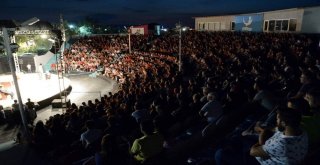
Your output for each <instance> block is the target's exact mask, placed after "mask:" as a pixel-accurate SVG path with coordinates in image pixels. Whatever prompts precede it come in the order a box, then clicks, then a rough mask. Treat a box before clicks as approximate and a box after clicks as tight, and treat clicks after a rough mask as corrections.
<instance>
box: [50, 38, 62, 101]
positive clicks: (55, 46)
mask: <svg viewBox="0 0 320 165" xmlns="http://www.w3.org/2000/svg"><path fill="white" fill-rule="evenodd" d="M48 40H49V41H50V42H51V43H52V47H53V48H54V55H55V57H56V65H55V69H56V72H57V76H58V81H59V91H60V93H59V95H60V102H61V106H62V105H63V104H62V92H61V82H60V73H59V69H61V70H62V67H61V66H60V68H59V61H58V54H57V43H56V41H57V40H56V38H55V39H51V38H49V39H48ZM59 45H60V44H59V40H58V46H59ZM62 76H63V75H62V71H61V77H62Z"/></svg>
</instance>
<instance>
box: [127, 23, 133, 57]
mask: <svg viewBox="0 0 320 165" xmlns="http://www.w3.org/2000/svg"><path fill="white" fill-rule="evenodd" d="M131 28H132V26H130V27H129V29H128V37H129V38H128V40H129V54H131Z"/></svg>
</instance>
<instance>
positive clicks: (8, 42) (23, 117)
mask: <svg viewBox="0 0 320 165" xmlns="http://www.w3.org/2000/svg"><path fill="white" fill-rule="evenodd" d="M38 21H39V19H38V18H36V17H34V18H31V19H29V20H27V21H25V22H23V23H22V24H20V26H28V25H33V24H34V23H36V22H38ZM11 32H12V33H13V34H11V36H10V37H11V40H10V37H9V34H8V30H7V28H5V27H3V28H2V38H3V44H4V48H5V50H6V53H7V56H8V61H9V66H10V71H11V74H12V78H13V83H14V86H15V89H16V94H17V99H18V103H19V111H20V116H21V120H22V124H23V129H24V132H25V135H26V138H27V141H28V142H29V140H30V133H29V130H28V122H27V119H26V113H25V111H24V108H23V103H22V99H21V94H20V89H19V83H18V79H17V75H16V67H14V66H15V64H14V62H15V61H14V59H13V58H14V57H13V54H12V51H11V49H18V48H19V46H18V45H17V44H15V43H12V42H11V41H13V42H15V30H14V31H11Z"/></svg>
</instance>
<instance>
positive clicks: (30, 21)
mask: <svg viewBox="0 0 320 165" xmlns="http://www.w3.org/2000/svg"><path fill="white" fill-rule="evenodd" d="M39 21H40V19H39V18H37V17H33V18H30V19H28V20H26V21H24V22H22V23H21V26H27V25H33V24H35V23H37V22H39Z"/></svg>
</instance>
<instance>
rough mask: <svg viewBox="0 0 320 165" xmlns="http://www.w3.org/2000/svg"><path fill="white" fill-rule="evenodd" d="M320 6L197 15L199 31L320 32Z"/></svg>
mask: <svg viewBox="0 0 320 165" xmlns="http://www.w3.org/2000/svg"><path fill="white" fill-rule="evenodd" d="M319 17H320V6H317V7H308V8H293V9H285V10H276V11H268V12H261V13H249V14H238V15H225V16H207V17H195V30H197V31H252V32H301V33H320V19H319Z"/></svg>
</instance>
